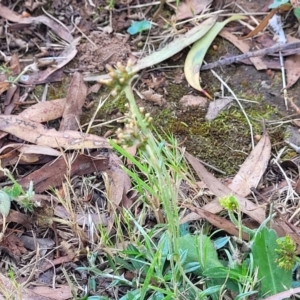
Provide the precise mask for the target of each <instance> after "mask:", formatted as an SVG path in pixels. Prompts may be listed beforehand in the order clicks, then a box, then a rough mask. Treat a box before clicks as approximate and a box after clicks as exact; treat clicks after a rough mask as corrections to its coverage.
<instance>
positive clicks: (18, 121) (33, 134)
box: [0, 115, 110, 150]
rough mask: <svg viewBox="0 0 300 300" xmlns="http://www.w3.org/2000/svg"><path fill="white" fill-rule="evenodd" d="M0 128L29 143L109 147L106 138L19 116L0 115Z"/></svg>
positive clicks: (91, 147) (82, 147) (56, 145)
mask: <svg viewBox="0 0 300 300" xmlns="http://www.w3.org/2000/svg"><path fill="white" fill-rule="evenodd" d="M0 130H3V131H5V132H8V133H10V134H13V135H14V136H16V137H18V138H20V139H23V140H25V141H27V142H29V143H33V144H37V145H40V146H48V147H53V148H63V149H68V150H71V149H95V148H110V145H109V142H108V140H107V139H105V138H103V137H100V136H97V135H93V134H84V133H80V132H77V131H72V130H66V131H64V132H58V131H56V130H55V129H46V128H45V127H44V126H43V125H41V124H39V123H37V122H33V121H30V120H28V119H25V118H23V117H20V116H13V115H10V116H5V115H0Z"/></svg>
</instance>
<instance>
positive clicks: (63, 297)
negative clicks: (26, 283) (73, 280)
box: [32, 285, 73, 300]
mask: <svg viewBox="0 0 300 300" xmlns="http://www.w3.org/2000/svg"><path fill="white" fill-rule="evenodd" d="M32 291H33V292H34V293H36V294H37V295H41V296H44V297H49V298H51V299H55V300H67V299H73V294H72V291H71V288H70V286H68V285H60V286H57V287H56V288H55V289H53V288H52V287H49V286H36V287H34V288H33V289H32Z"/></svg>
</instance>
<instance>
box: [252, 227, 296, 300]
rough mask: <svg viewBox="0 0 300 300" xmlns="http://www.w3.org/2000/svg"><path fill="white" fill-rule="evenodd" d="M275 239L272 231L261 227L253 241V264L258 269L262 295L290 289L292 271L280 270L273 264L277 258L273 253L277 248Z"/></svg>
mask: <svg viewBox="0 0 300 300" xmlns="http://www.w3.org/2000/svg"><path fill="white" fill-rule="evenodd" d="M277 238H278V237H277V234H276V232H275V231H274V230H272V229H268V228H266V227H263V228H262V229H261V230H260V232H258V233H257V234H256V235H255V237H254V239H253V246H252V254H253V262H254V266H257V267H258V278H259V279H260V280H261V289H260V291H261V293H262V295H265V294H267V295H268V296H270V295H274V294H277V293H280V292H283V291H285V290H286V289H289V288H291V285H292V271H291V270H290V271H288V270H285V269H282V268H280V267H279V266H278V265H277V263H276V262H275V261H276V259H277V258H278V255H277V253H276V252H275V249H276V248H278V245H277V243H276V239H277Z"/></svg>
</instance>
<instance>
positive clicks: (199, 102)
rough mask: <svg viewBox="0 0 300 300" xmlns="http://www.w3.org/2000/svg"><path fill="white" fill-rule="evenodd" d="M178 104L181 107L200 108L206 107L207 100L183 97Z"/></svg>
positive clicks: (191, 96)
mask: <svg viewBox="0 0 300 300" xmlns="http://www.w3.org/2000/svg"><path fill="white" fill-rule="evenodd" d="M179 103H180V104H181V105H182V106H185V107H188V106H200V107H205V106H206V105H207V99H206V98H205V97H201V96H193V95H185V96H183V97H182V98H181V99H180V100H179Z"/></svg>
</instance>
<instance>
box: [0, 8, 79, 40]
mask: <svg viewBox="0 0 300 300" xmlns="http://www.w3.org/2000/svg"><path fill="white" fill-rule="evenodd" d="M0 16H1V17H2V18H3V19H6V20H8V21H11V22H14V23H19V24H36V23H43V24H45V25H46V26H48V27H49V28H51V29H52V30H53V32H55V33H56V34H57V35H58V36H59V37H61V38H62V39H64V40H65V41H67V42H69V43H71V42H72V41H73V36H72V35H71V33H70V31H69V30H68V29H66V27H64V26H62V25H60V24H59V23H57V22H56V21H54V20H52V19H50V18H49V17H47V16H43V15H42V16H38V17H28V18H23V16H22V15H20V14H17V13H15V12H14V11H12V10H10V9H9V8H8V7H6V6H4V5H2V4H0Z"/></svg>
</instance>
